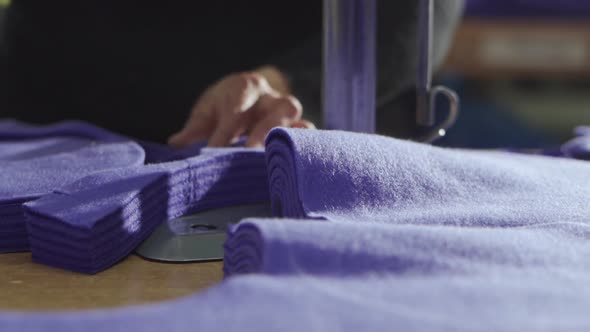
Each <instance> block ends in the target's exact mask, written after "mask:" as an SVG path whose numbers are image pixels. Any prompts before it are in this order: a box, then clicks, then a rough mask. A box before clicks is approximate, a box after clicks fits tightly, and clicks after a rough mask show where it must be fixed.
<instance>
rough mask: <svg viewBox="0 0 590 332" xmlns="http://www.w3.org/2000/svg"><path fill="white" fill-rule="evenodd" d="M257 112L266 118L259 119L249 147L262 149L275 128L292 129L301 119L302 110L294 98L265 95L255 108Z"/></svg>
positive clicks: (250, 137) (247, 142) (251, 133)
mask: <svg viewBox="0 0 590 332" xmlns="http://www.w3.org/2000/svg"><path fill="white" fill-rule="evenodd" d="M255 107H256V108H257V111H258V112H259V113H261V114H265V116H263V117H261V118H259V120H258V121H257V123H256V124H255V125H254V127H253V128H252V131H251V132H250V135H249V137H248V140H247V141H246V146H247V147H260V146H262V145H263V144H264V139H265V138H266V135H267V134H268V132H269V131H270V130H271V129H272V128H274V127H290V126H291V125H292V124H293V123H294V122H296V121H299V120H300V119H301V114H302V112H303V111H302V108H301V104H300V103H299V101H298V100H297V99H296V98H294V97H292V96H286V97H285V96H283V97H276V96H270V95H265V96H263V97H262V98H261V99H260V102H259V103H258V104H257V105H256V106H255Z"/></svg>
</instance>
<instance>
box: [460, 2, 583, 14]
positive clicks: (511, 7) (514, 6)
mask: <svg viewBox="0 0 590 332" xmlns="http://www.w3.org/2000/svg"><path fill="white" fill-rule="evenodd" d="M465 15H466V16H478V17H568V18H572V17H575V18H585V17H588V16H590V3H589V2H588V1H580V0H561V1H555V0H467V2H466V5H465Z"/></svg>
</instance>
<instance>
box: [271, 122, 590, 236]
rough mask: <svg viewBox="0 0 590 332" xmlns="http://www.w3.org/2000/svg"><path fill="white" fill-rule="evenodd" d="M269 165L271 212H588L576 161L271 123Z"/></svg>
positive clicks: (477, 216) (584, 172) (357, 215)
mask: <svg viewBox="0 0 590 332" xmlns="http://www.w3.org/2000/svg"><path fill="white" fill-rule="evenodd" d="M267 168H268V171H269V185H270V191H271V197H272V204H273V211H274V213H275V214H276V215H277V216H286V217H295V218H302V217H307V218H316V219H328V220H348V221H351V220H352V221H357V220H361V221H362V220H370V221H374V222H383V223H396V224H411V223H420V224H440V223H445V224H449V225H461V226H472V227H482V226H486V227H513V226H526V225H531V224H538V223H542V222H555V221H568V222H578V221H579V222H582V221H585V220H589V219H590V211H589V210H588V203H587V202H588V197H590V164H588V163H586V162H583V161H577V160H569V159H564V158H552V157H543V156H529V155H521V154H514V153H507V152H490V151H469V150H453V149H442V148H437V147H433V146H428V145H424V144H418V143H412V142H408V141H401V140H396V139H391V138H387V137H381V136H373V135H363V134H354V133H346V132H338V131H332V132H321V131H305V130H293V129H275V130H273V131H272V132H271V133H270V134H269V136H268V138H267ZM541 179H542V180H541ZM474 203H476V204H474ZM475 207H477V208H475Z"/></svg>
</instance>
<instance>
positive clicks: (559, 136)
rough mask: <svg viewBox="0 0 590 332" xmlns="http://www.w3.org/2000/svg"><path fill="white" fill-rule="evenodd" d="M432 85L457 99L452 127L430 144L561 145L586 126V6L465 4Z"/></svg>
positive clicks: (509, 0) (589, 11) (589, 39)
mask: <svg viewBox="0 0 590 332" xmlns="http://www.w3.org/2000/svg"><path fill="white" fill-rule="evenodd" d="M439 1H440V0H439ZM438 80H439V81H442V82H443V83H445V84H447V85H449V86H452V87H453V88H455V89H456V91H457V92H458V93H459V95H460V96H461V98H462V113H461V116H460V118H459V120H458V122H457V125H456V126H455V127H454V128H453V129H452V130H450V131H449V133H448V137H446V138H445V139H443V140H442V141H440V142H439V143H438V144H441V145H450V146H464V147H477V148H495V147H507V146H511V147H522V148H536V147H547V146H552V145H558V144H560V143H563V142H564V141H565V140H567V139H569V138H571V137H572V129H573V128H574V127H575V126H577V125H581V124H586V125H590V1H578V0H561V1H553V0H466V8H465V15H464V19H463V21H462V23H461V25H460V27H459V29H458V31H457V34H456V36H455V40H454V43H453V46H452V47H451V51H450V54H449V56H448V58H447V61H446V63H445V65H444V67H443V68H442V70H441V71H440V72H439V76H438Z"/></svg>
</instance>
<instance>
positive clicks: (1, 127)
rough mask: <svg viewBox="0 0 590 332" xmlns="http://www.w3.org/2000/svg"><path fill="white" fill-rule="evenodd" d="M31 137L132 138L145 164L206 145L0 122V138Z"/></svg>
mask: <svg viewBox="0 0 590 332" xmlns="http://www.w3.org/2000/svg"><path fill="white" fill-rule="evenodd" d="M35 138H55V139H60V138H61V139H63V138H70V139H75V138H78V139H86V140H94V141H100V142H131V141H133V142H135V143H137V144H139V145H140V146H141V147H142V148H143V150H144V152H145V163H146V164H154V163H162V162H168V161H175V160H181V159H186V158H190V157H194V156H197V155H199V153H200V151H201V149H202V148H203V147H205V146H206V145H207V142H206V141H200V142H197V143H195V144H193V145H191V146H188V147H186V148H183V149H175V148H171V147H169V146H167V145H164V144H159V143H155V142H149V141H143V140H135V139H133V138H131V137H126V136H123V135H119V134H116V133H112V132H110V131H108V130H105V129H102V128H100V127H96V126H93V125H91V124H89V123H86V122H83V121H63V122H58V123H54V124H50V125H44V126H37V125H32V124H28V123H24V122H19V121H15V120H1V121H0V141H3V140H11V141H16V140H31V139H35ZM244 141H245V140H244V138H241V139H240V140H238V141H237V142H236V143H235V144H234V145H235V146H239V145H243V143H244ZM1 153H2V152H0V157H1Z"/></svg>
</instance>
